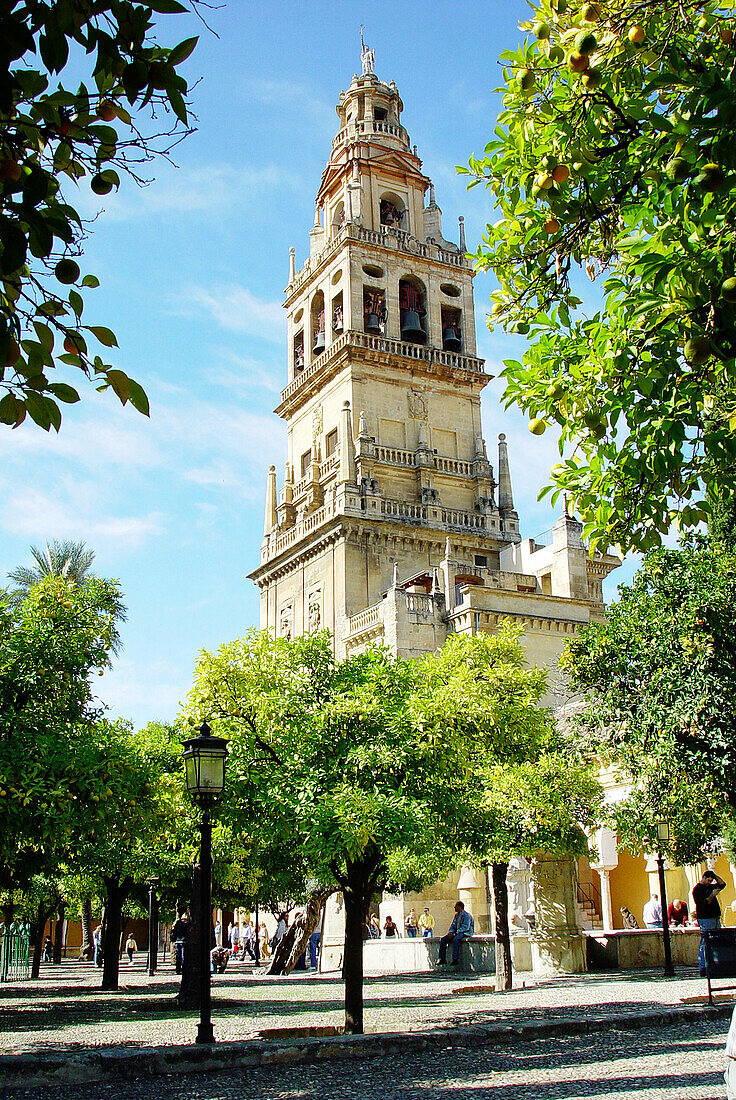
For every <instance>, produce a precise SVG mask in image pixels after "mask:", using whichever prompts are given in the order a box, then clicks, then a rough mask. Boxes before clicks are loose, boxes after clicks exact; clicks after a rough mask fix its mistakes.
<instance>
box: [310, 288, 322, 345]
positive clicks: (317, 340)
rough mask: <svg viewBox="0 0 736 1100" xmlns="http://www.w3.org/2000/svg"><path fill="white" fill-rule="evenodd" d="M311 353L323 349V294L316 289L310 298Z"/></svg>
mask: <svg viewBox="0 0 736 1100" xmlns="http://www.w3.org/2000/svg"><path fill="white" fill-rule="evenodd" d="M311 317H312V355H321V354H322V352H323V351H324V350H325V296H324V294H323V293H322V291H321V290H318V291H317V293H316V294H315V296H314V298H313V299H312V310H311Z"/></svg>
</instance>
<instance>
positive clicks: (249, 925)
mask: <svg viewBox="0 0 736 1100" xmlns="http://www.w3.org/2000/svg"><path fill="white" fill-rule="evenodd" d="M255 938H256V932H255V928H254V927H253V921H250V920H249V921H247V922H246V925H245V928H244V929H243V954H244V955H250V957H251V959H253V962H255V961H256V953H255V951H254V950H253V944H254V942H255Z"/></svg>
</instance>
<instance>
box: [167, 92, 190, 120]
mask: <svg viewBox="0 0 736 1100" xmlns="http://www.w3.org/2000/svg"><path fill="white" fill-rule="evenodd" d="M166 94H167V95H168V97H169V103H170V104H171V107H172V110H173V112H174V114H175V115H176V117H177V118H178V119H179V121H180V122H183V123H184V125H186V122H187V106H186V103H185V102H184V99H183V97H182V95H181V92H179V91H178V90H177V89H176V88H169V89H167V93H166Z"/></svg>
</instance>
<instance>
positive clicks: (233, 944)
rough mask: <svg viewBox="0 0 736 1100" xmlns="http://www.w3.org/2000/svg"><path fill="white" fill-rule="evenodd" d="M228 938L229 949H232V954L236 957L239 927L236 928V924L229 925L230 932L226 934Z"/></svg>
mask: <svg viewBox="0 0 736 1100" xmlns="http://www.w3.org/2000/svg"><path fill="white" fill-rule="evenodd" d="M228 940H229V943H230V950H231V951H232V953H233V955H234V956H235V957H236V958H237V956H238V951H239V950H240V929H239V928H238V926H237V924H232V925H231V926H230V932H229V935H228Z"/></svg>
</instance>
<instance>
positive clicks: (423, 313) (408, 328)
mask: <svg viewBox="0 0 736 1100" xmlns="http://www.w3.org/2000/svg"><path fill="white" fill-rule="evenodd" d="M399 311H400V313H401V339H402V340H406V341H408V342H409V343H411V344H425V343H426V342H427V330H426V328H425V325H426V318H427V310H426V307H425V305H424V289H423V287H422V285H421V283H419V281H418V280H414V279H402V280H401V281H400V283H399Z"/></svg>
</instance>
